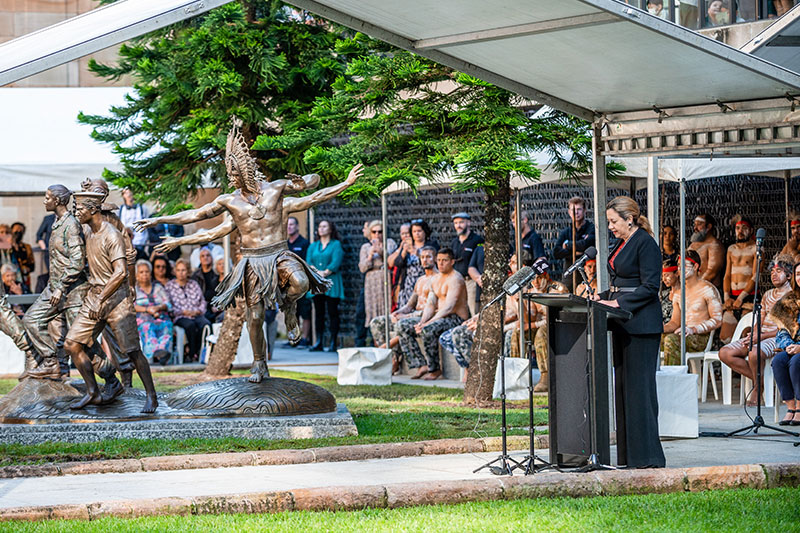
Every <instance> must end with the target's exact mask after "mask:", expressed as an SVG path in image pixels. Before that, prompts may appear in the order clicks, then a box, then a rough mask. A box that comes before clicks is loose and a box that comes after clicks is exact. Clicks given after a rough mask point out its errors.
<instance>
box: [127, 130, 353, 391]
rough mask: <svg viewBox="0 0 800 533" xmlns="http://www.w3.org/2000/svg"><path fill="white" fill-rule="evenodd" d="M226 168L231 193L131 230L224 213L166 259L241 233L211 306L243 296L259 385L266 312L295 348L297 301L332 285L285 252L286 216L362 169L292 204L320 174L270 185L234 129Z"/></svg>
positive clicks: (326, 196) (335, 191) (164, 247)
mask: <svg viewBox="0 0 800 533" xmlns="http://www.w3.org/2000/svg"><path fill="white" fill-rule="evenodd" d="M225 166H226V169H227V172H228V179H229V180H230V182H231V183H232V184H233V185H234V187H236V190H235V191H234V192H232V193H230V194H223V195H220V196H218V197H217V198H216V199H214V200H213V201H212V202H210V203H208V204H206V205H204V206H202V207H200V208H198V209H192V210H188V211H184V212H182V213H178V214H177V215H172V216H163V217H155V218H148V219H144V220H140V221H139V222H137V223H136V224H135V225H134V226H135V228H136V229H137V230H142V229H146V228H149V227H152V226H155V225H157V224H189V223H192V222H197V221H199V220H204V219H209V218H214V217H216V216H218V215H221V214H223V213H227V214H226V216H225V220H224V221H223V222H222V223H221V224H220V225H218V226H217V227H215V228H212V229H209V230H201V231H198V232H196V233H195V234H193V235H187V236H184V237H169V238H166V239H165V240H164V241H163V242H162V243H161V244H159V245H158V246H157V247H156V250H157V251H158V252H160V253H166V252H168V251H170V250H172V249H174V248H175V247H177V246H181V245H184V244H187V245H191V244H205V243H208V242H210V241H213V240H216V239H219V238H221V237H224V236H225V235H228V234H230V233H232V232H233V231H234V230H236V229H238V230H239V233H240V235H241V239H242V241H241V242H242V248H241V253H242V260H241V261H239V263H238V264H237V265H236V268H234V269H233V271H231V273H229V274H228V276H227V277H226V278H225V279H224V280H223V281H222V282H221V283H220V284H219V286H218V287H217V294H216V296H215V297H214V299H213V300H212V304H213V305H214V306H215V307H217V308H220V309H224V308H226V307H228V306H230V305H231V304H233V302H234V299H235V297H236V296H237V295H241V296H244V298H245V302H246V304H247V314H246V320H247V329H248V331H249V334H250V343H251V344H252V346H253V367H252V369H251V370H250V372H251V374H252V375H251V376H250V381H251V382H253V383H259V382H261V380H262V379H263V378H264V377H265V376H269V369H268V368H267V361H266V339H265V338H264V334H263V328H262V326H263V324H264V311H265V310H266V309H275V307H276V306H279V307H280V308H281V310H282V311H283V312H284V316H285V320H286V329H287V331H288V336H289V341H290V342H291V343H292V344H296V343H297V342H299V341H300V328H299V326H298V324H297V317H296V316H295V302H296V301H297V300H298V299H300V298H302V297H303V296H304V295H305V294H306V293H307V292H308V291H309V290H310V291H311V292H312V294H322V293H324V292H325V291H326V290H328V288H329V287H330V285H331V282H330V281H329V280H327V279H325V277H324V276H323V275H322V274H321V273H320V272H319V271H317V270H316V269H315V268H314V267H312V266H309V265H308V264H306V262H305V261H304V258H301V257H298V256H296V255H295V254H293V253H292V252H290V251H289V250H288V248H287V246H286V222H287V218H288V216H289V214H290V213H293V212H297V211H304V210H306V209H310V208H311V207H313V206H315V205H318V204H321V203H322V202H325V201H327V200H330V199H331V198H334V197H336V196H337V195H339V194H340V193H341V192H342V191H344V190H345V189H347V187H349V186H350V185H352V184H353V183H354V182H355V181H356V179H358V178H359V176H361V171H362V166H361V165H360V164H359V165H356V166H355V167H353V169H352V170H351V171H350V174H349V175H348V177H347V180H346V181H344V182H342V183H340V184H338V185H334V186H332V187H328V188H325V189H321V190H319V191H316V192H315V193H313V194H310V195H308V196H305V197H302V198H292V197H289V196H288V195H290V194H297V193H300V192H302V191H305V190H308V189H313V188H315V187H316V186H317V185H318V184H319V176H318V175H317V174H309V175H306V176H302V177H301V176H297V175H294V174H290V175H289V179H281V180H275V181H267V180H266V179H265V177H264V176H263V175H262V174H261V173H260V172H259V171H258V168H257V166H256V160H255V158H254V157H252V155H251V154H250V151H249V148H248V146H247V143H246V141H245V139H244V137H243V136H242V134H241V133H240V132H239V131H238V129H237V128H236V127H235V126H234V127H233V128H232V129H231V132H230V133H229V134H228V142H227V146H226V153H225Z"/></svg>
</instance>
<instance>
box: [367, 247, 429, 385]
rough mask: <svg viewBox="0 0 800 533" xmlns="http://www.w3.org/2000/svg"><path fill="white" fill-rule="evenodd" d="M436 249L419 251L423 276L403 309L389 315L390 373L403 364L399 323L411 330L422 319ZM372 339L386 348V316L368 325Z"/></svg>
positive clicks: (397, 369)
mask: <svg viewBox="0 0 800 533" xmlns="http://www.w3.org/2000/svg"><path fill="white" fill-rule="evenodd" d="M435 257H436V249H435V248H434V247H433V246H425V247H423V248H422V249H421V250H420V251H419V259H420V263H421V264H422V268H424V269H425V275H424V276H422V277H421V278H419V279H418V280H417V285H416V286H415V287H414V293H413V294H412V295H411V298H410V299H409V300H408V302H406V304H405V305H404V306H403V307H399V308H398V309H397V310H395V311H393V312H392V314H391V315H389V317H390V319H391V324H390V326H389V334H390V335H391V336H392V337H391V339H390V340H389V344H388V347H389V348H391V349H392V373H393V374H395V373H398V372H399V371H400V365H401V364H402V362H403V352H402V351H401V350H400V346H399V344H400V338H399V337H398V333H397V332H398V331H399V329H398V328H399V327H400V325H401V323H402V324H403V326H404V327H407V328H413V327H414V326H415V325H417V324H418V323H419V320H420V318H422V311H423V310H424V309H425V305H426V304H427V302H428V293H429V292H430V288H431V287H430V281H431V279H432V278H433V276H434V275H435V274H436V273H437V270H436V261H435ZM369 328H370V331H371V332H372V338H373V339H374V340H375V344H376V345H378V346H379V347H380V348H386V347H387V344H386V315H383V316H377V317H375V318H373V319H372V321H371V322H370V323H369Z"/></svg>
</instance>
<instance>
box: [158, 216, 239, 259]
mask: <svg viewBox="0 0 800 533" xmlns="http://www.w3.org/2000/svg"><path fill="white" fill-rule="evenodd" d="M235 229H236V224H234V222H233V218H231V216H230V215H228V216H226V217H225V220H223V221H222V224H220V225H218V226H214V227H213V228H211V229H201V230H200V231H197V232H195V233H193V234H192V235H184V236H183V237H165V238H164V240H163V241H161V243H160V244H159V245H157V246H156V248H155V250H156V252H158V253H160V254H166V253H168V252H171V251H172V250H174V249H175V248H177V247H178V246H182V245H184V244H207V243H209V242H211V241H215V240H217V239H221V238H222V237H224V236H225V235H229V234H231V233H233V230H235Z"/></svg>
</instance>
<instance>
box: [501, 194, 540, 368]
mask: <svg viewBox="0 0 800 533" xmlns="http://www.w3.org/2000/svg"><path fill="white" fill-rule="evenodd" d="M528 222H530V221H528ZM521 224H522V191H521V190H520V189H517V190H516V192H515V195H514V225H515V227H516V228H517V231H515V232H514V245H515V246H516V249H517V268H518V269H519V268H522V233H521V232H520V230H519V228H521V227H522V226H521ZM531 252H533V250H531ZM534 259H536V258H534ZM518 304H519V305H517V316H518V317H519V356H520V357H524V356H525V321H524V320H523V319H522V317H523V313H524V312H525V309H524V308H523V303H522V293H521V292H520V293H519V302H518ZM503 307H504V308H505V306H503ZM505 320H506V317H505V316H504V317H503V322H505ZM500 331H501V332H502V331H503V327H502V326H501V327H500ZM503 335H505V333H503Z"/></svg>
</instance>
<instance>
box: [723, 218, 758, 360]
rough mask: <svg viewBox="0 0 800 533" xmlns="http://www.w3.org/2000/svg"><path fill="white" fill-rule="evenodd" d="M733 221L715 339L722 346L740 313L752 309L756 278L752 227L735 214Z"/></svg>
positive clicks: (729, 335)
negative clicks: (722, 310) (720, 322)
mask: <svg viewBox="0 0 800 533" xmlns="http://www.w3.org/2000/svg"><path fill="white" fill-rule="evenodd" d="M733 221H734V224H735V226H734V234H735V235H736V242H735V243H733V244H731V245H730V246H729V247H728V255H727V266H726V268H725V278H724V280H723V282H722V286H723V298H722V307H723V309H724V313H723V314H722V327H721V328H720V330H719V337H720V339H721V340H722V342H723V343H725V344H728V343H729V342H731V336H732V335H733V332H734V330H735V329H736V324H738V323H739V319H740V318H741V316H742V313H743V312H745V311H751V310H752V309H753V297H754V292H753V291H754V290H755V287H756V276H758V275H759V272H757V271H756V243H755V239H753V224H752V223H751V222H750V221H749V220H748V219H746V218H744V217H742V216H740V215H735V216H734V217H733Z"/></svg>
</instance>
